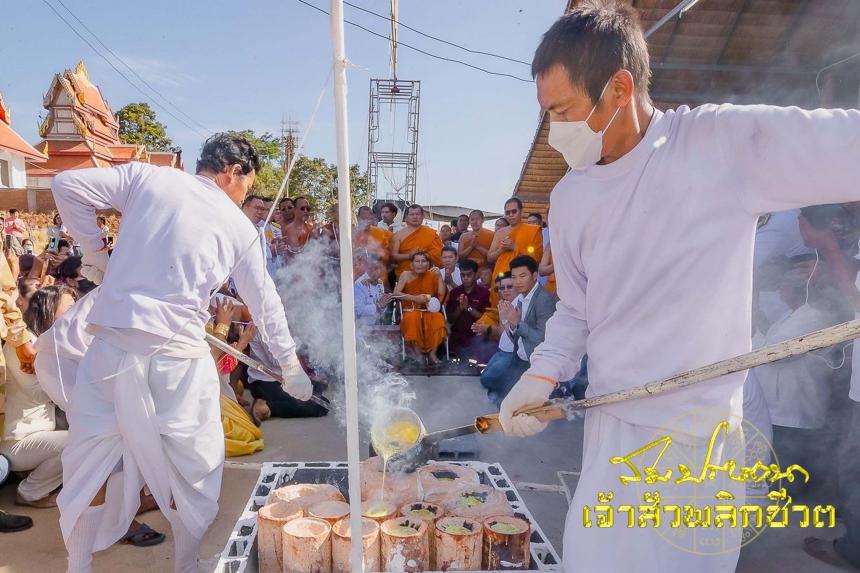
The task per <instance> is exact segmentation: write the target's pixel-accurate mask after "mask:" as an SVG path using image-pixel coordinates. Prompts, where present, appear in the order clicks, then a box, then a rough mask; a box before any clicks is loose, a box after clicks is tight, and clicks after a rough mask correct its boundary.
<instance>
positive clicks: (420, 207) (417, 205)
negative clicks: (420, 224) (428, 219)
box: [406, 203, 424, 215]
mask: <svg viewBox="0 0 860 573" xmlns="http://www.w3.org/2000/svg"><path fill="white" fill-rule="evenodd" d="M412 209H421V214H422V215H423V214H424V207H422V206H421V205H419V204H418V203H412V204H411V205H409V206H408V207H407V208H406V214H407V215H408V214H409V211H411V210H412Z"/></svg>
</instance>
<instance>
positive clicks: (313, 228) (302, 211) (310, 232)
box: [283, 197, 319, 253]
mask: <svg viewBox="0 0 860 573" xmlns="http://www.w3.org/2000/svg"><path fill="white" fill-rule="evenodd" d="M293 203H294V204H295V206H296V207H295V211H294V212H295V217H294V218H293V222H292V223H290V224H289V225H287V228H286V230H285V231H284V233H283V234H284V241H285V242H286V243H287V250H288V251H289V252H292V253H298V252H300V251H301V250H302V249H304V248H305V245H306V244H307V242H308V240H310V239H311V238H313V237H316V236H318V235H319V227H318V226H317V225H316V224H314V223H311V222H310V218H311V204H310V202H309V201H308V200H307V199H306V198H304V197H296V198H295V199H294V200H293Z"/></svg>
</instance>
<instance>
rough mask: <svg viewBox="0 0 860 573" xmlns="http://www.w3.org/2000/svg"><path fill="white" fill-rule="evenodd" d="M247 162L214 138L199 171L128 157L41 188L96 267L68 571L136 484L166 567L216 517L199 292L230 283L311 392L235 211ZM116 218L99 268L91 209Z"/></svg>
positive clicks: (291, 382)
mask: <svg viewBox="0 0 860 573" xmlns="http://www.w3.org/2000/svg"><path fill="white" fill-rule="evenodd" d="M259 165H260V164H259V159H258V157H257V153H256V151H255V150H254V148H253V146H251V144H250V143H248V141H247V140H245V139H244V138H241V137H235V136H230V135H225V134H218V135H215V136H213V137H212V138H210V139H209V140H208V141H207V142H206V144H205V145H204V147H203V151H202V154H201V157H200V160H199V161H198V162H197V175H190V174H187V173H185V172H183V171H180V170H178V169H173V168H169V167H154V166H151V165H146V164H142V163H130V164H128V165H123V166H120V167H116V168H112V169H82V170H75V171H66V172H63V173H61V174H59V175H57V176H56V177H55V178H54V182H53V186H52V190H53V194H54V198H55V199H56V202H57V207H58V208H59V210H60V213H61V214H62V216H63V220H64V222H65V223H66V225H67V226H68V228H69V231H70V232H71V233H73V234H74V236H75V237H77V238H78V239H79V240H80V241H81V244H82V246H83V248H84V252H85V255H84V269H85V270H86V271H88V272H89V273H91V274H99V273H101V272H104V279H103V281H96V282H101V288H100V291H99V297H98V299H96V300H95V301H94V303H93V308H92V310H91V311H90V312H89V314H88V316H87V322H88V323H89V326H88V330H89V331H90V333H91V334H93V335H94V337H95V338H94V340H93V342H92V344H91V345H90V347H89V349H88V350H87V352H86V354H85V356H84V358H83V360H82V361H81V364H80V367H79V369H78V372H77V382H76V384H75V385H74V388H73V389H72V390H71V399H70V411H69V413H68V414H69V424H70V430H69V442H68V445H67V446H66V449H65V450H64V451H63V470H64V474H63V484H64V487H63V491H62V493H61V494H60V496H59V499H58V504H59V507H60V527H61V529H62V532H63V538H64V540H65V542H66V547H67V549H68V551H69V569H68V570H69V572H70V573H81V572H89V571H92V553H93V552H94V551H99V550H102V549H104V548H106V547H109V546H110V545H111V544H113V543H114V542H115V541H116V540H118V539H119V538H120V537H121V536H122V535H123V533H125V531H126V529H127V527H128V525H129V523H131V520H132V519H133V517H134V514H135V512H136V510H137V505H138V501H139V494H140V490H141V488H143V486H144V485H147V486H148V487H149V489H150V490H151V491H152V494H153V496H154V497H155V499H156V501H157V502H158V504H159V507H160V508H161V510H162V512H164V514H165V516H166V517H167V518H168V520H169V521H170V524H171V528H172V530H173V535H174V541H175V570H176V571H177V572H183V573H185V572H190V571H196V570H197V555H198V551H199V545H200V540H201V538H202V537H203V534H204V533H205V532H206V529H207V528H208V527H209V524H210V523H211V522H212V520H213V519H214V518H215V515H216V514H217V512H218V501H217V500H218V495H219V493H220V489H221V470H222V465H223V461H224V436H223V430H222V427H221V419H220V408H219V398H218V392H219V384H218V376H217V372H216V369H215V364H214V362H213V360H212V356H211V354H210V352H209V348H208V346H207V345H206V343H205V341H204V336H205V330H204V327H205V323H206V319H207V317H208V312H207V309H208V307H209V299H210V294H211V293H212V292H213V291H215V290H217V289H218V288H219V287H220V286H221V285H222V284H223V283H224V282H225V281H226V280H227V277H228V276H229V277H232V279H233V282H234V283H235V285H236V287H237V289H238V290H239V293H240V295H241V296H242V298H243V299H244V301H245V303H246V304H247V305H248V309H249V310H250V312H251V315H252V317H253V319H254V323H255V324H256V325H257V329H258V331H259V332H260V334H261V336H262V337H263V340H264V341H265V343H266V344H267V345H268V347H269V349H270V350H271V352H272V354H273V355H274V356H275V357H276V359H277V361H278V362H279V363H280V365H281V370H282V372H283V373H284V374H285V375H286V377H285V382H284V389H285V390H286V391H287V392H288V393H290V394H291V395H293V396H295V397H296V398H298V399H300V400H307V399H308V398H310V396H311V391H312V387H311V383H310V380H309V379H308V377H307V375H306V374H305V373H304V371H303V370H302V369H301V366H300V365H299V361H298V358H297V357H296V352H295V343H294V342H293V339H292V337H291V336H290V332H289V329H288V327H287V321H286V318H285V314H284V309H283V305H282V303H281V299H280V298H279V297H278V294H277V292H276V290H275V285H274V283H273V282H272V280H271V278H270V277H269V275H268V273H267V272H266V265H265V260H264V259H263V253H262V251H261V250H260V248H259V237H258V235H257V231H256V229H255V228H254V226H253V225H252V224H251V222H250V221H249V220H248V219H247V217H245V216H244V215H243V214H242V212H241V211H240V209H239V207H238V204H239V203H241V202H242V200H243V199H244V197H245V195H246V194H247V192H248V190H249V189H250V187H251V185H252V184H253V182H254V178H255V176H256V171H257V169H258V168H259ZM110 208H113V209H116V210H118V211H120V212H121V213H122V215H123V220H122V226H121V232H120V235H119V236H120V239H119V241H118V242H117V244H116V246H115V248H114V251H113V254H112V256H111V259H110V264H109V265H108V264H107V253H106V252H105V251H103V250H101V249H102V245H103V243H102V238H101V232H100V230H99V228H98V225H97V224H96V209H110Z"/></svg>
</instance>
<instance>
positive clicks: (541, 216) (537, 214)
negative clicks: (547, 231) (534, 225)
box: [527, 213, 543, 223]
mask: <svg viewBox="0 0 860 573" xmlns="http://www.w3.org/2000/svg"><path fill="white" fill-rule="evenodd" d="M529 217H537V220H538V221H540V222H541V223H543V215H541V214H540V213H529ZM527 218H528V217H527Z"/></svg>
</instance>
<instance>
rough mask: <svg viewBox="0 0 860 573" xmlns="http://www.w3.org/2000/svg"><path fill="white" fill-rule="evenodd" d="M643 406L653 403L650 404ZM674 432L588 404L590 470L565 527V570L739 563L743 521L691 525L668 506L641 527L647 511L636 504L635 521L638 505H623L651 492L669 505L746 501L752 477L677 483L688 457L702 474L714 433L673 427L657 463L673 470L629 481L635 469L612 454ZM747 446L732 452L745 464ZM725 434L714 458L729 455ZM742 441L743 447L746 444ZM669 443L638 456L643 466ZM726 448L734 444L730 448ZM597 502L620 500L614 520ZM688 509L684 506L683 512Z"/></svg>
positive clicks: (640, 571) (583, 572)
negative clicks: (603, 519) (699, 434)
mask: <svg viewBox="0 0 860 573" xmlns="http://www.w3.org/2000/svg"><path fill="white" fill-rule="evenodd" d="M643 407H648V405H645V404H643ZM737 434H738V432H736V433H733V439H737V438H738V436H737ZM666 435H669V433H668V432H666V431H661V430H655V429H654V428H646V427H643V426H636V425H633V424H629V423H627V422H624V421H622V420H620V419H618V418H615V417H614V416H611V415H608V414H604V413H602V412H601V411H600V410H588V411H587V412H586V415H585V439H584V449H583V455H582V474H581V476H580V478H579V483H578V484H577V486H576V492H575V494H574V496H573V499H572V500H571V504H570V509H569V511H568V514H567V521H566V524H565V531H564V552H563V570H564V572H565V573H594V572H599V571H606V572H614V571H636V572H637V573H650V572H653V573H665V572H667V571H695V572H696V573H712V572H713V573H727V572H731V571H734V570H735V568H736V566H737V561H738V556H739V554H740V533H741V530H740V528H735V529H728V528H725V529H714V528H713V527H711V528H710V529H691V528H684V527H683V522H682V524H681V527H679V528H672V527H670V525H671V521H672V519H671V518H672V514H671V513H670V512H668V511H661V514H662V515H661V522H660V527H659V528H655V527H654V525H653V523H651V522H646V525H647V527H638V516H639V515H640V514H641V513H639V511H637V512H635V513H634V515H635V516H636V517H635V519H636V525H637V526H635V527H628V521H627V520H628V515H629V513H630V512H628V511H622V510H619V508H620V507H621V506H625V505H626V506H632V507H633V508H636V509H637V510H638V508H639V506H642V505H650V504H647V503H646V502H645V501H644V494H645V493H646V492H648V493H653V492H658V493H659V494H660V496H661V501H660V503H661V505H662V506H663V507H664V508H665V506H666V505H668V504H673V505H679V506H683V505H692V506H697V507H704V506H706V505H714V504H726V503H733V504H736V505H737V506H738V507H739V506H740V505H741V504H743V503H744V485H743V483H741V482H735V481H732V480H727V479H720V478H718V479H717V480H716V481H705V482H703V483H702V484H696V485H695V486H692V484H676V483H675V481H674V480H675V479H677V478H678V477H679V470H678V467H677V466H678V463H683V464H685V465H687V466H688V467H689V468H690V469H691V470H692V472H691V473H692V475H694V476H698V475H699V471H700V470H701V466H702V464H703V461H704V459H705V453H706V450H707V446H708V441H709V440H708V438H703V439H701V440H691V439H690V438H689V437H687V438H684V437H683V436H679V435H677V434H673V435H670V437H672V438H673V442H672V444H671V445H670V446H669V448H668V449H667V450H666V452H665V453H664V454H663V455H662V457H661V458H660V461H659V463H658V465H657V468H658V470H661V474H662V473H664V472H665V470H666V469H670V468H671V469H672V477H671V479H670V480H669V481H668V482H666V483H658V484H652V485H649V484H646V483H645V482H644V472H643V473H642V477H643V481H641V482H638V483H628V485H626V486H625V485H622V484H621V482H620V481H619V476H632V475H633V471H632V470H631V469H630V468H629V467H628V466H627V465H625V464H623V463H620V464H612V463H610V461H609V460H610V458H613V457H616V456H627V455H628V454H630V453H631V452H634V451H636V450H639V449H640V448H643V447H645V446H646V445H647V444H649V443H651V442H653V441H655V440H657V439H659V438H661V437H663V436H666ZM739 444H740V445H739V446H737V445H736V446H735V447H733V448H731V449H732V450H733V451H732V452H731V454H730V457H732V458H733V459H736V460H737V463H738V465H739V466H740V465H743V463H744V461H743V460H744V450H743V438H742V437H740V442H739ZM725 445H726V444H725V443H724V440H722V439H720V440H718V441H717V447H716V448H715V449H714V455H713V456H712V461H713V462H714V463H722V458H723V456H724V455H726V454H729V452H728V450H729V449H730V448H728V447H724V446H725ZM738 447H739V448H740V451H737V450H738ZM661 449H662V447H655V448H652V449H650V450H648V451H647V452H645V453H643V454H641V455H640V456H639V457H637V458H631V462H632V463H634V464H635V466H636V467H637V468H639V469H640V472H641V471H642V468H644V467H646V466H649V465H651V464H652V463H653V462H654V461H655V460H656V459H657V455H658V454H659V453H660V450H661ZM724 449H725V450H726V451H725V452H724ZM719 490H725V491H727V492H729V493H731V494H732V495H734V496H735V501H734V502H726V501H719V500H717V499H715V498H714V494H716V493H717V492H718V491H719ZM601 492H602V493H604V494H608V493H609V492H612V500H611V501H609V502H608V503H601V502H600V501H598V493H601ZM597 505H609V506H611V507H613V508H614V511H613V516H614V518H613V519H614V522H613V525H612V527H606V528H604V527H599V526H598V516H599V515H606V512H605V511H602V510H597V509H596V508H595V506H597ZM584 506H589V508H590V513H589V517H590V522H591V527H586V526H585V520H584V515H583V513H584V512H583V507H584ZM682 516H683V513H682Z"/></svg>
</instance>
